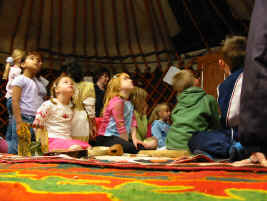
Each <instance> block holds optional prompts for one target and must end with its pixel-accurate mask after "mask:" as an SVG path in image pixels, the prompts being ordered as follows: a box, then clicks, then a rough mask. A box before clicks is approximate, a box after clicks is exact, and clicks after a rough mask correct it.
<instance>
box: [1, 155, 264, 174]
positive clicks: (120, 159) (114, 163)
mask: <svg viewBox="0 0 267 201" xmlns="http://www.w3.org/2000/svg"><path fill="white" fill-rule="evenodd" d="M26 162H35V163H67V164H79V165H84V166H87V167H106V168H121V169H122V168H124V169H129V168H132V169H145V170H183V171H200V170H214V171H218V170H227V171H253V172H267V168H264V167H261V166H259V165H257V164H256V165H249V166H244V167H234V166H233V165H232V164H231V163H227V162H224V161H221V162H215V161H212V160H211V159H210V158H208V157H206V156H205V155H196V156H188V157H181V158H162V157H145V156H137V155H130V154H128V155H127V154H125V155H123V156H96V157H92V158H73V157H69V156H67V155H56V156H32V157H21V156H17V155H11V154H0V163H9V164H12V163H26Z"/></svg>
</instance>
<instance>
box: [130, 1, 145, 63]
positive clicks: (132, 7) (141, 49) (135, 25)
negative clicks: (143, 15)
mask: <svg viewBox="0 0 267 201" xmlns="http://www.w3.org/2000/svg"><path fill="white" fill-rule="evenodd" d="M129 3H130V4H129V5H130V11H131V12H130V13H131V14H132V19H133V25H134V26H133V27H134V32H135V37H136V41H137V46H138V49H139V52H140V54H141V55H142V58H143V61H144V63H145V66H146V67H148V64H147V62H146V57H145V56H144V51H143V48H142V45H141V43H140V37H139V32H138V29H137V22H136V14H135V10H134V6H133V0H130V1H129Z"/></svg>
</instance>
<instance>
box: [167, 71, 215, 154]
mask: <svg viewBox="0 0 267 201" xmlns="http://www.w3.org/2000/svg"><path fill="white" fill-rule="evenodd" d="M198 85H199V79H197V78H195V77H194V74H193V72H192V71H190V70H181V71H179V72H178V73H177V74H176V75H175V76H174V78H173V88H174V90H176V91H177V92H178V95H177V100H178V103H177V104H176V106H175V108H174V109H173V111H172V114H171V119H172V122H173V123H172V125H171V127H170V129H169V131H168V133H167V139H166V146H167V149H178V150H188V146H187V144H188V141H189V139H190V138H191V136H192V134H193V133H196V132H200V131H208V130H213V129H218V128H220V120H219V112H218V103H217V101H216V100H215V98H214V97H213V96H211V95H208V94H206V92H205V91H204V90H203V89H202V88H199V87H197V86H198Z"/></svg>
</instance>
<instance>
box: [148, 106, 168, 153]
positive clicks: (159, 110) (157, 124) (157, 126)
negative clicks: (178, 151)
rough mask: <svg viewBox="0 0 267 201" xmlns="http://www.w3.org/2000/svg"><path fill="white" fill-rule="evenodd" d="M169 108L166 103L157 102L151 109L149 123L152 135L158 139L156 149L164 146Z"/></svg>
mask: <svg viewBox="0 0 267 201" xmlns="http://www.w3.org/2000/svg"><path fill="white" fill-rule="evenodd" d="M170 114H171V113H170V108H169V106H168V104H167V103H160V104H158V105H157V106H156V107H155V108H154V110H153V111H152V113H151V115H150V118H149V123H150V124H151V125H152V126H151V133H152V136H154V137H156V138H157V140H158V147H157V148H158V149H165V148H166V137H167V133H168V130H169V128H170V125H169V123H170Z"/></svg>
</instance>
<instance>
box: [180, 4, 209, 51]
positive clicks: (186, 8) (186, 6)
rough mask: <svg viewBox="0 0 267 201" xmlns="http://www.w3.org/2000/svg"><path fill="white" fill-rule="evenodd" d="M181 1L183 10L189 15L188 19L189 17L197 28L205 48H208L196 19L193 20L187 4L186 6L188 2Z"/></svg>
mask: <svg viewBox="0 0 267 201" xmlns="http://www.w3.org/2000/svg"><path fill="white" fill-rule="evenodd" d="M183 3H184V7H185V10H186V12H187V14H188V15H189V17H190V19H191V21H192V23H193V25H194V26H195V28H196V29H197V31H198V33H199V35H200V38H201V40H202V42H203V44H204V45H205V47H206V48H207V49H209V45H208V43H207V42H206V40H205V38H204V36H203V34H202V32H201V30H200V28H199V26H198V24H197V22H196V20H195V18H194V17H193V15H192V13H191V11H190V9H189V6H188V4H187V0H183Z"/></svg>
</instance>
